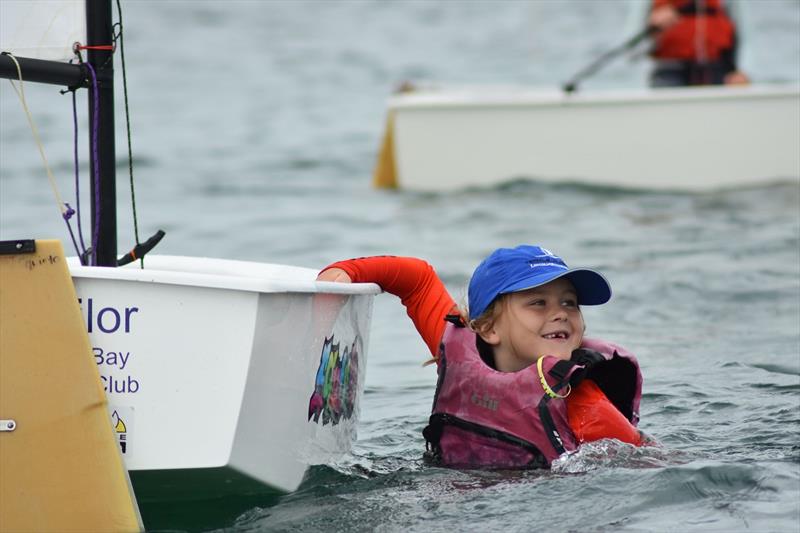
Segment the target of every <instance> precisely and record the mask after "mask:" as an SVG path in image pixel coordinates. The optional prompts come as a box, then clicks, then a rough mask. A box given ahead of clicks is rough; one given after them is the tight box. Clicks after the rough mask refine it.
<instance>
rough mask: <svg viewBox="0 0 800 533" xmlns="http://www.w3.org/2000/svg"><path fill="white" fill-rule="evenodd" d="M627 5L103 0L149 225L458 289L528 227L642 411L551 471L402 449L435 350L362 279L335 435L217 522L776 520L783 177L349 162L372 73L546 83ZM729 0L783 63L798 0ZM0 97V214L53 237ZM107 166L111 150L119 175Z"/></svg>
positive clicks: (787, 266)
mask: <svg viewBox="0 0 800 533" xmlns="http://www.w3.org/2000/svg"><path fill="white" fill-rule="evenodd" d="M625 7H626V3H624V2H605V3H595V2H569V3H565V2H547V1H537V2H372V1H364V2H344V3H328V2H319V3H316V2H269V1H264V2H255V1H253V2H177V1H168V2H145V1H137V2H129V3H124V6H123V9H125V12H124V16H125V19H124V20H125V24H126V41H125V44H126V61H127V63H128V69H129V72H128V77H129V89H130V91H131V109H132V113H133V130H134V137H133V146H134V152H135V159H136V164H137V178H136V179H137V203H138V209H139V216H140V222H139V223H140V226H141V228H142V230H141V231H142V232H143V233H147V234H148V235H149V234H150V233H152V232H153V231H155V229H156V228H159V227H162V228H164V229H165V230H166V231H167V237H166V239H165V240H164V241H163V243H162V244H161V245H159V251H160V252H161V253H171V254H187V255H210V256H219V257H227V258H235V259H248V260H259V261H268V262H278V263H288V264H297V265H303V266H311V267H321V266H323V265H324V264H327V263H328V262H331V261H333V260H336V259H339V258H345V257H352V256H361V255H369V254H377V253H393V254H398V255H414V256H419V257H423V258H425V259H427V260H429V261H430V262H431V263H432V264H434V265H435V266H436V268H437V270H438V272H439V274H440V275H441V276H442V277H443V279H444V280H445V281H446V283H447V284H448V287H449V288H450V289H451V292H452V293H453V295H454V296H456V297H457V298H460V297H462V296H463V294H464V292H465V289H464V287H465V284H466V282H467V280H468V277H469V275H470V273H471V271H472V269H473V268H474V266H475V265H476V264H477V263H478V262H479V260H480V259H481V258H482V257H483V256H484V255H485V254H487V253H488V252H489V251H491V250H492V249H494V248H496V247H498V246H505V245H515V244H518V243H521V242H531V243H542V244H544V245H546V246H548V247H549V248H551V249H553V250H555V251H556V252H557V253H559V254H561V255H563V256H564V257H565V258H566V259H567V261H568V262H569V263H571V264H575V265H579V264H582V265H588V266H593V267H596V268H598V269H600V270H602V271H603V272H604V273H606V274H607V276H608V277H609V279H610V280H611V283H612V286H613V288H614V292H615V297H614V299H613V300H612V302H611V303H609V304H608V305H605V306H602V307H601V308H597V309H586V310H585V315H586V319H587V323H588V332H587V333H588V334H589V335H594V336H600V337H606V338H609V339H612V340H614V341H616V342H618V343H620V344H623V345H625V346H627V347H628V348H630V349H631V350H632V351H634V352H635V353H636V354H637V355H638V356H639V358H640V362H641V364H642V368H643V371H644V375H645V384H644V397H643V401H642V428H643V429H645V431H647V432H648V433H650V434H652V435H653V436H655V437H656V438H657V439H658V440H659V441H660V442H661V443H662V446H661V447H658V448H650V449H632V448H629V447H627V446H621V445H616V446H615V445H613V444H607V443H606V444H603V443H601V444H597V445H593V446H588V447H585V448H584V449H582V450H581V452H580V453H578V454H576V455H574V456H571V457H569V458H566V459H564V460H562V461H559V463H558V464H557V465H556V467H555V468H554V469H553V470H552V471H550V472H486V471H455V470H447V469H440V468H434V467H431V466H428V465H426V464H425V463H423V461H422V448H423V442H422V437H421V429H422V428H423V427H424V425H425V422H426V420H427V415H428V413H429V410H430V405H431V401H432V396H433V387H434V383H435V370H434V369H433V368H432V367H427V368H423V367H422V366H421V362H422V361H424V360H425V359H426V353H425V351H426V350H425V347H424V345H423V343H422V341H421V340H419V338H418V337H417V335H416V333H415V331H414V330H413V327H412V326H411V324H410V323H409V321H408V319H407V317H406V316H405V313H404V311H403V309H402V307H401V306H400V305H399V303H398V302H397V301H396V299H395V298H394V297H392V296H388V295H387V296H381V297H379V298H378V299H377V300H376V305H375V314H374V321H373V329H372V335H371V339H370V350H369V352H370V358H369V364H368V368H367V387H366V393H365V395H364V397H363V399H362V404H361V420H362V421H361V424H360V426H359V440H358V442H357V444H356V446H355V449H354V451H353V454H352V455H350V456H348V457H346V458H344V459H343V460H342V461H341V462H340V463H339V464H336V465H330V466H319V467H315V468H313V469H312V470H311V471H310V472H309V476H308V478H307V480H306V481H305V483H304V484H303V486H302V487H301V488H300V490H299V491H297V492H296V493H294V494H290V495H287V496H284V497H282V498H280V499H278V500H277V501H275V502H274V503H273V504H272V505H269V506H264V507H263V508H262V507H254V508H252V509H250V510H249V511H247V512H246V513H245V514H244V515H242V516H240V517H239V518H238V520H237V521H236V522H235V523H230V524H227V529H229V530H233V531H282V530H283V531H288V530H293V531H296V530H300V531H315V530H322V529H325V530H375V529H377V530H382V531H401V530H406V529H409V528H410V529H413V530H430V531H449V530H497V529H505V530H511V531H530V530H534V529H536V530H539V529H541V530H550V531H791V532H795V531H797V529H798V526H799V525H800V444H798V443H800V188H799V187H798V184H797V183H796V182H794V183H793V182H789V183H776V184H769V185H765V186H757V187H755V186H754V187H752V188H747V189H741V190H735V191H716V192H709V193H702V194H685V193H656V192H651V191H622V190H616V189H602V188H587V187H583V186H578V185H563V186H552V185H543V184H540V183H536V182H524V181H523V182H515V183H509V184H507V185H505V186H502V187H498V188H494V189H485V190H468V191H458V192H455V193H451V194H417V193H410V192H385V191H377V190H373V189H372V188H371V187H370V185H369V182H370V173H371V170H372V165H373V163H374V160H375V155H376V150H377V147H378V144H379V137H380V134H381V130H382V127H383V124H382V122H383V118H384V117H383V112H384V100H385V98H386V96H387V95H388V94H389V93H390V92H391V90H392V88H393V87H394V86H395V85H396V84H397V83H399V82H400V81H402V80H405V79H421V78H424V79H429V80H435V81H451V82H481V83H485V82H498V83H509V82H525V83H531V84H539V85H549V86H552V85H553V84H557V83H559V82H561V81H564V80H565V79H566V78H568V77H569V76H570V75H571V74H572V73H574V72H575V71H577V70H579V69H580V68H581V67H582V66H584V65H585V64H586V62H587V61H588V60H590V59H591V58H592V57H593V55H592V54H594V53H596V52H597V50H599V49H604V48H607V47H610V46H612V45H614V44H616V43H619V42H621V41H622V40H624V38H625V36H626V35H625V33H624V31H623V29H622V26H623V22H624V18H625ZM751 7H754V8H755V9H751V15H752V19H751V32H754V33H751V35H750V39H751V40H750V41H749V42H750V43H751V45H752V46H753V50H752V52H753V56H754V57H756V59H757V60H758V61H757V63H756V64H755V65H756V66H754V67H753V68H751V69H750V72H751V74H752V75H753V77H754V78H756V79H760V80H774V79H782V80H787V79H788V80H797V79H798V78H800V37H798V35H800V32H799V31H798V29H800V4H798V3H797V2H795V1H787V2H782V1H771V0H768V1H763V2H755V3H754V4H753V6H751ZM117 67H118V69H119V63H117ZM645 71H646V65H645V64H644V63H643V62H641V61H639V62H635V63H631V62H630V61H628V60H622V61H620V62H618V63H615V64H614V65H611V66H609V67H608V69H607V70H604V71H602V72H601V73H600V74H598V76H597V78H596V79H594V80H592V81H590V82H588V83H587V87H591V86H612V87H613V86H637V85H642V84H643V79H644V73H645ZM26 93H27V94H28V101H29V105H30V107H31V109H32V111H33V113H34V118H35V119H36V121H37V123H38V125H39V128H40V130H41V132H42V136H43V139H44V142H45V145H46V148H47V151H48V152H47V153H48V158H49V159H50V161H51V163H52V164H53V166H54V169H55V172H56V175H57V177H58V179H59V186H60V187H61V189H62V194H64V195H65V196H69V195H70V194H72V192H71V190H72V189H71V185H70V183H71V179H72V178H71V161H72V159H71V153H72V145H71V142H72V139H71V111H70V107H69V99H68V97H67V96H63V97H62V96H58V93H57V89H55V88H51V87H44V88H42V87H33V86H26ZM117 100H118V104H119V105H120V106H121V100H122V97H121V93H120V92H118V93H117ZM0 112H2V115H1V116H0V119H1V120H0V135H1V136H2V137H1V138H0V140H1V141H2V142H1V143H0V150H1V152H0V156H2V157H0V237H1V238H4V239H8V238H15V237H28V236H33V235H36V236H45V235H52V236H54V237H57V238H62V239H64V238H65V231H64V229H63V226H62V223H61V221H60V219H59V218H58V215H57V212H56V209H55V207H54V206H53V202H52V193H51V192H50V190H49V188H48V186H47V183H46V179H45V177H44V174H43V172H42V170H41V164H40V162H39V160H38V153H37V151H36V148H35V146H34V145H33V143H32V141H31V139H30V134H29V132H28V130H27V125H26V123H25V119H24V116H23V115H22V112H21V111H20V109H19V105H18V103H17V101H16V100H15V96H14V94H13V92H12V91H11V89H10V86H9V85H8V82H6V81H3V83H2V84H0ZM120 116H122V115H121V114H120ZM119 123H120V135H119V139H120V142H119V145H118V154H119V155H120V158H121V157H122V155H123V154H124V142H123V141H122V139H124V137H123V128H122V125H121V123H122V121H121V120H120V121H119ZM82 146H83V148H82V149H83V150H85V145H82ZM120 168H121V171H124V166H121V167H120ZM125 187H126V185H125V180H124V172H121V174H120V185H119V195H120V197H121V199H122V200H123V201H126V200H125V199H126V195H127V193H126V188H125ZM87 203H88V201H87ZM119 217H120V221H121V229H120V247H121V248H124V247H125V246H127V244H128V243H131V242H133V237H132V236H131V235H132V229H131V228H132V224H131V222H130V209H129V208H123V209H122V210H121V212H120V214H119ZM87 219H88V218H87ZM216 527H219V524H211V523H209V524H206V525H201V526H200V528H199V529H204V530H209V529H214V528H216Z"/></svg>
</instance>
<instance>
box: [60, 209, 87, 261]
mask: <svg viewBox="0 0 800 533" xmlns="http://www.w3.org/2000/svg"><path fill="white" fill-rule="evenodd" d="M64 205H65V206H66V208H67V210H66V211H64V213H63V214H62V215H61V216H62V217H63V218H64V222H65V223H66V224H67V229H68V230H69V236H70V237H72V245H73V246H74V247H75V252H76V253H77V254H78V259H80V261H81V264H83V255H81V251H80V249H79V248H78V242H77V241H76V240H75V234H74V233H73V232H72V225H70V223H69V219H70V218H72V215H74V214H75V210H74V209H72V208H71V207H70V206H69V204H68V203H66V202H64Z"/></svg>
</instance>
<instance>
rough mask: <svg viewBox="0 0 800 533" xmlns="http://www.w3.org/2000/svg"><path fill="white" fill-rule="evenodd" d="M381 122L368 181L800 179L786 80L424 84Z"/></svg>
mask: <svg viewBox="0 0 800 533" xmlns="http://www.w3.org/2000/svg"><path fill="white" fill-rule="evenodd" d="M387 128H388V130H389V131H387V134H389V135H388V136H387V138H388V139H390V142H386V143H385V144H384V149H383V155H382V157H381V160H380V161H379V165H378V167H377V168H376V175H375V184H376V185H377V186H387V187H392V186H394V187H400V188H403V189H409V190H421V191H448V190H454V189H460V188H465V187H484V186H493V185H496V184H499V183H502V182H506V181H509V180H514V179H535V180H541V181H545V182H561V183H563V182H577V183H587V184H592V185H599V186H617V187H626V188H644V189H659V190H665V189H666V190H670V189H672V190H692V191H696V190H710V189H716V188H724V187H735V186H741V185H750V184H758V183H764V182H767V181H777V180H787V179H788V180H798V181H800V149H798V146H800V87H798V86H797V85H789V86H777V85H776V86H750V87H735V88H734V87H697V88H678V89H655V90H652V89H646V90H635V91H634V90H631V91H613V92H612V91H609V92H599V91H595V92H589V91H587V92H585V93H575V94H565V93H564V92H562V91H555V90H553V91H549V92H545V91H529V90H521V89H515V88H511V89H497V88H494V89H492V88H485V87H484V88H480V87H474V88H468V89H461V90H459V89H454V90H446V89H441V90H437V89H429V90H424V89H423V90H418V91H414V92H409V93H403V94H398V95H396V96H394V97H392V98H391V99H390V101H389V120H388V125H387ZM392 174H394V175H392Z"/></svg>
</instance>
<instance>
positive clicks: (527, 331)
mask: <svg viewBox="0 0 800 533" xmlns="http://www.w3.org/2000/svg"><path fill="white" fill-rule="evenodd" d="M317 280H318V281H335V282H344V283H350V282H354V283H360V282H373V283H377V284H378V285H379V286H380V287H381V288H382V289H383V290H385V291H386V292H389V293H392V294H394V295H396V296H399V297H400V299H401V302H402V303H403V305H405V307H406V309H407V312H408V315H409V316H410V317H411V319H412V321H413V322H414V325H415V326H416V328H417V331H418V332H419V333H420V335H421V336H422V338H423V340H424V341H425V343H426V344H427V346H428V348H429V349H430V351H431V354H432V355H433V357H434V360H435V361H436V362H437V364H438V374H439V380H438V384H437V388H436V393H435V396H434V407H433V413H432V415H431V419H430V423H429V425H428V427H426V428H425V431H424V432H423V435H424V436H425V439H426V441H427V445H428V449H429V451H430V452H431V454H432V455H433V457H435V458H436V459H438V460H439V461H440V462H441V463H443V464H446V465H459V466H482V467H518V466H536V467H548V466H549V465H550V463H551V462H552V460H553V459H555V458H556V457H558V456H559V455H561V454H562V453H564V452H568V451H572V450H575V449H577V447H578V446H579V445H580V444H581V443H583V442H588V441H593V440H599V439H603V438H615V439H618V440H621V441H623V442H628V443H631V444H634V445H640V444H642V441H643V439H642V435H641V434H640V432H639V431H638V430H637V429H636V427H635V426H636V425H637V423H638V412H637V411H638V407H639V400H640V398H641V385H642V377H641V372H640V371H639V367H638V363H637V362H636V359H635V357H634V356H633V355H632V354H630V353H629V352H627V351H626V350H624V349H623V348H621V347H619V346H616V345H614V344H611V343H607V342H603V341H598V340H590V339H586V338H584V330H585V329H586V325H585V323H584V320H583V314H582V313H581V309H580V306H581V305H599V304H603V303H605V302H607V301H608V300H609V299H610V298H611V287H610V286H609V284H608V282H607V281H606V279H605V278H604V277H603V276H602V275H601V274H599V273H597V272H595V271H593V270H589V269H583V268H577V269H569V268H568V267H567V265H566V263H564V261H563V260H562V259H561V258H560V257H558V256H556V255H554V254H553V253H551V252H550V251H549V250H546V249H544V248H541V247H539V246H528V245H522V246H518V247H516V248H513V249H510V248H500V249H498V250H495V251H494V252H493V253H492V254H491V255H489V256H488V257H487V258H486V259H485V260H484V261H483V262H482V263H481V264H480V265H478V267H477V268H476V269H475V272H474V273H473V275H472V278H471V280H470V283H469V291H468V298H469V309H468V310H466V309H465V310H462V309H459V308H458V307H457V306H456V304H455V301H454V300H453V298H452V297H451V296H450V295H449V294H448V293H447V290H446V289H445V286H444V284H443V283H442V281H441V280H440V279H439V277H438V276H437V275H436V273H435V272H434V270H433V268H432V267H431V266H430V265H429V264H428V263H426V262H425V261H423V260H421V259H416V258H410V257H394V256H376V257H363V258H358V259H350V260H346V261H339V262H337V263H333V264H332V265H329V266H328V267H326V268H325V269H323V270H322V271H321V272H320V274H319V276H318V278H317Z"/></svg>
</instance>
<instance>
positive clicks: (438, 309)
mask: <svg viewBox="0 0 800 533" xmlns="http://www.w3.org/2000/svg"><path fill="white" fill-rule="evenodd" d="M330 268H341V269H342V270H344V271H345V272H347V275H348V276H350V279H351V280H352V281H353V282H354V283H364V282H372V283H377V284H378V285H380V287H381V289H383V290H384V291H386V292H388V293H391V294H394V295H395V296H398V297H400V301H401V302H402V303H403V305H404V306H405V307H406V312H407V313H408V316H409V317H411V320H412V321H413V322H414V326H416V328H417V331H418V332H419V334H420V335H421V336H422V339H423V340H424V341H425V344H426V345H427V346H428V349H429V350H430V351H431V354H432V355H434V356H436V355H437V354H438V353H439V343H440V341H441V339H442V334H443V333H444V327H445V321H444V317H445V316H447V315H448V314H450V313H453V312H454V311H455V307H456V304H455V301H454V300H453V298H452V297H451V296H450V294H449V293H448V292H447V289H446V288H445V286H444V283H442V280H440V279H439V276H437V275H436V272H435V271H434V269H433V267H432V266H431V265H429V264H428V263H427V262H425V261H423V260H422V259H417V258H415V257H395V256H376V257H361V258H358V259H348V260H346V261H339V262H337V263H333V264H331V265H328V266H327V267H325V268H324V269H322V271H323V272H324V271H325V270H328V269H330Z"/></svg>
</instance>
